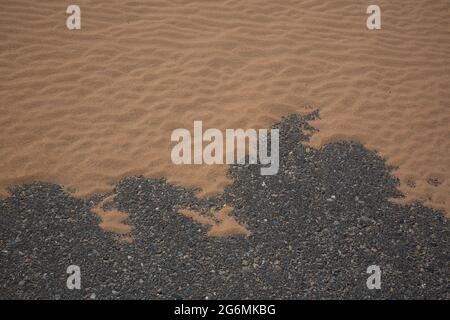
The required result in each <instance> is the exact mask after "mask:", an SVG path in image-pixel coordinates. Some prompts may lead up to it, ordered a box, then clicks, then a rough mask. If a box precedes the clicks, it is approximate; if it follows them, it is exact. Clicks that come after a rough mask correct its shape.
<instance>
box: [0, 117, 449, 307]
mask: <svg viewBox="0 0 450 320" xmlns="http://www.w3.org/2000/svg"><path fill="white" fill-rule="evenodd" d="M315 117H318V113H317V112H313V113H311V114H309V115H306V116H300V115H290V116H288V117H285V118H283V119H282V120H281V121H280V122H279V123H277V124H275V125H274V127H276V128H279V129H280V170H279V173H278V174H277V175H274V176H261V175H260V170H259V166H258V165H240V166H230V169H229V175H230V177H231V178H232V179H233V181H234V182H233V184H231V185H229V186H228V187H226V189H225V191H224V193H223V194H221V195H220V196H217V197H213V198H208V199H200V198H198V197H197V196H196V192H197V191H198V190H192V189H186V188H183V187H179V186H174V185H171V184H169V183H167V182H166V181H165V179H163V178H161V179H147V178H144V177H127V178H125V179H123V180H122V181H121V182H119V183H118V184H117V185H116V186H115V190H114V193H115V194H116V197H115V198H114V203H113V205H114V207H116V208H117V209H119V210H122V211H124V212H127V213H128V214H129V218H128V220H127V221H126V222H127V224H129V225H131V226H132V227H133V231H132V233H131V237H132V238H133V239H134V241H133V242H131V243H128V242H123V241H119V240H118V239H117V235H116V234H114V233H110V232H106V231H103V230H102V229H101V228H99V227H98V224H99V222H100V221H99V218H98V217H97V216H96V215H95V214H93V213H92V212H91V208H92V207H93V206H95V205H97V204H98V203H99V202H100V201H101V199H103V198H104V197H106V196H107V194H101V195H95V196H93V197H92V198H89V199H79V198H75V197H73V196H72V195H71V194H69V193H67V192H65V191H64V190H63V189H62V188H61V186H58V185H55V184H52V183H46V182H34V183H30V184H25V185H21V186H16V187H14V188H12V189H11V195H10V196H9V197H8V198H6V199H3V200H1V201H0V298H1V299H449V298H450V290H449V288H450V287H449V279H450V277H449V276H450V268H449V261H450V260H449V257H450V250H449V249H450V223H449V220H448V219H447V218H446V217H445V215H444V212H439V211H436V210H433V209H431V208H427V207H424V206H423V205H422V204H421V203H418V202H417V203H412V204H410V205H401V204H397V203H394V202H392V201H390V199H391V198H394V197H401V196H402V194H401V193H400V192H399V191H398V180H397V179H396V178H395V177H394V176H393V175H392V170H393V169H394V168H391V167H388V166H387V165H386V163H385V161H384V160H383V159H382V158H381V157H380V156H379V155H378V154H377V153H375V152H373V151H371V150H368V149H366V148H365V147H364V146H363V145H361V144H358V143H356V142H351V141H347V142H339V143H333V144H328V145H325V146H323V147H322V148H321V149H311V148H307V147H305V145H304V144H302V142H306V141H308V139H309V138H310V136H311V135H312V134H314V132H315V129H314V128H312V127H311V126H310V125H309V121H310V120H312V119H314V118H315ZM224 205H227V206H231V207H233V208H234V212H233V214H234V216H235V217H236V218H237V219H238V220H239V221H240V222H242V223H244V224H245V225H246V226H247V228H248V229H249V230H250V231H251V235H250V236H248V237H244V236H234V237H229V238H214V237H208V236H207V231H208V227H207V226H204V225H200V224H198V223H196V222H194V221H192V220H191V219H190V218H187V217H184V216H182V215H181V214H179V213H178V210H179V209H181V208H191V209H195V210H199V211H201V212H203V213H204V214H208V212H210V211H214V210H217V209H219V208H221V207H223V206H224ZM69 265H78V266H79V267H80V268H81V289H80V290H69V289H67V287H66V280H67V277H68V274H67V273H66V269H67V267H68V266H69ZM370 265H378V266H379V267H380V269H381V289H380V290H376V289H375V290H369V289H368V288H367V286H366V280H367V278H368V277H369V274H367V273H366V270H367V268H368V267H369V266H370Z"/></svg>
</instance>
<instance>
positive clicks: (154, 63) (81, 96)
mask: <svg viewBox="0 0 450 320" xmlns="http://www.w3.org/2000/svg"><path fill="white" fill-rule="evenodd" d="M76 4H78V5H79V6H80V7H81V14H82V18H81V25H82V29H81V30H79V31H69V30H67V28H66V26H65V20H66V14H65V10H66V6H67V4H66V3H61V1H56V0H54V1H49V0H46V1H40V2H39V3H38V4H37V3H36V2H35V1H31V0H2V1H1V2H0V12H1V15H2V18H1V20H0V39H1V41H0V95H1V97H2V102H1V103H0V159H2V160H1V166H0V190H1V192H2V194H3V195H6V194H7V190H8V187H9V186H11V185H15V184H20V183H24V182H29V181H35V180H40V181H50V182H55V183H58V184H60V185H62V186H64V187H65V188H66V189H67V190H70V191H73V192H74V194H75V195H76V196H80V197H84V196H88V195H92V194H94V193H98V192H105V191H111V190H112V189H113V187H114V184H115V183H116V182H118V181H119V180H120V179H121V178H123V177H125V176H131V175H143V176H145V177H155V178H157V177H161V176H164V177H166V178H167V179H168V181H169V182H171V183H175V184H179V185H182V186H187V187H198V188H201V189H202V192H201V195H203V196H205V195H213V194H216V193H220V192H222V190H223V188H224V186H225V185H227V184H228V183H230V180H229V179H228V178H227V177H226V170H227V166H225V165H223V166H207V165H186V166H175V165H173V164H172V163H171V160H170V150H171V147H172V146H173V144H172V143H171V142H170V134H171V132H172V131H173V130H174V129H176V128H192V124H193V121H194V120H202V121H203V124H204V127H205V128H207V127H214V128H218V129H221V130H224V129H225V128H244V129H245V128H267V127H269V126H270V125H271V124H272V123H274V122H276V121H277V120H279V119H280V117H281V116H283V115H287V114H289V113H301V114H303V113H306V112H309V111H310V110H311V109H318V110H319V111H320V116H321V119H320V120H318V121H315V122H314V125H315V126H316V127H317V128H318V129H319V130H320V132H318V133H317V134H315V135H314V136H313V139H312V141H311V146H312V147H315V148H320V147H321V146H323V145H324V144H325V143H328V142H333V141H337V140H354V141H359V142H361V143H363V144H364V145H365V146H367V147H368V148H370V149H372V150H376V151H377V152H379V153H380V154H381V155H382V156H383V157H385V158H386V159H387V161H388V163H389V164H390V165H393V166H396V167H398V170H396V171H395V174H396V175H397V177H398V178H400V181H401V187H400V189H401V191H403V192H404V193H405V194H406V195H407V197H406V198H405V200H404V202H410V201H414V200H420V201H424V203H425V204H426V205H429V206H431V207H433V208H438V209H443V210H446V211H447V213H448V214H449V213H450V201H449V194H450V170H448V165H449V163H450V139H449V138H450V127H449V125H448V123H449V120H450V91H449V90H448V85H449V83H450V42H449V41H448V40H449V39H450V28H449V23H448V17H449V8H450V5H449V2H448V1H446V0H437V1H427V2H426V3H425V2H424V1H420V0H405V1H401V2H396V3H394V2H392V1H385V0H380V1H377V4H378V5H379V6H380V7H381V9H382V29H381V30H378V31H369V30H367V28H366V23H365V21H366V18H367V14H366V8H367V6H368V5H369V4H370V3H368V2H367V1H354V0H348V1H341V0H338V1H326V2H322V1H312V0H311V1H260V0H258V1H256V0H246V1H206V0H205V1H151V2H150V1H118V0H113V1H103V0H97V1H87V0H79V1H76Z"/></svg>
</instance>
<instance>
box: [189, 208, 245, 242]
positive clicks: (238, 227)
mask: <svg viewBox="0 0 450 320" xmlns="http://www.w3.org/2000/svg"><path fill="white" fill-rule="evenodd" d="M232 210H233V209H232V208H230V207H224V208H222V209H221V210H219V211H217V212H215V213H214V214H213V217H212V218H211V217H208V216H205V215H202V214H201V213H199V212H196V211H192V210H187V209H181V210H180V213H181V214H182V215H184V216H186V217H189V218H191V219H192V220H194V221H195V222H198V223H201V224H204V225H208V226H211V228H210V229H209V231H208V236H212V237H227V236H231V235H245V236H248V235H250V231H248V230H247V228H245V226H244V225H242V224H239V223H238V222H237V221H236V219H234V217H233V216H232V215H231V211H232Z"/></svg>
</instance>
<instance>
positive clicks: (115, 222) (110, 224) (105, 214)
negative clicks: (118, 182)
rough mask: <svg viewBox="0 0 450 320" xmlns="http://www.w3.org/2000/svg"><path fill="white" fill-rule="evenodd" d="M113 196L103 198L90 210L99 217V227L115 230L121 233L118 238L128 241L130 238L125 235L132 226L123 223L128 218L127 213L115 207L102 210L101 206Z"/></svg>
mask: <svg viewBox="0 0 450 320" xmlns="http://www.w3.org/2000/svg"><path fill="white" fill-rule="evenodd" d="M113 198H114V195H113V196H110V197H107V198H105V199H104V200H103V201H102V202H100V204H98V205H97V206H96V207H94V208H92V211H93V212H94V213H95V214H97V215H98V216H99V217H100V218H101V220H102V221H101V222H100V225H99V226H100V227H101V228H102V229H104V230H106V231H111V232H115V233H118V234H121V235H123V237H122V238H120V240H121V241H125V242H129V241H131V238H130V237H128V236H126V234H127V233H130V232H131V230H132V227H131V226H129V225H127V224H126V223H125V220H126V219H127V218H128V214H127V213H125V212H122V211H119V210H116V209H112V210H104V209H103V206H104V205H105V204H106V203H107V202H108V201H112V199H113Z"/></svg>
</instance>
